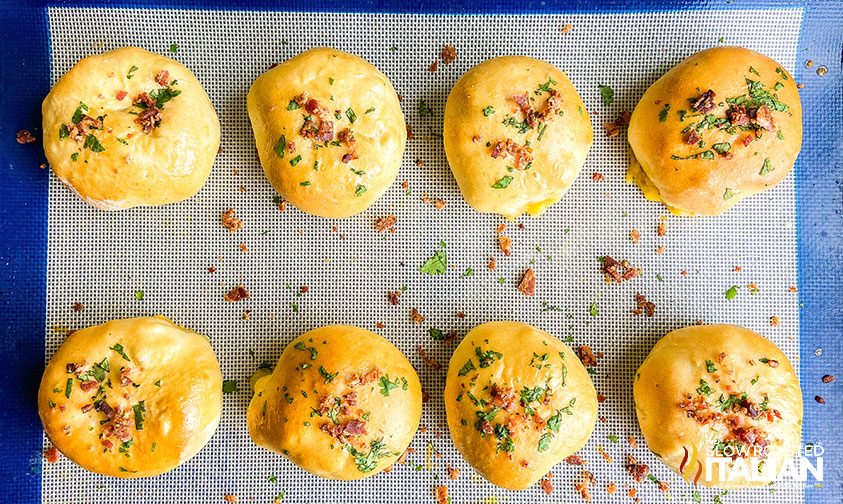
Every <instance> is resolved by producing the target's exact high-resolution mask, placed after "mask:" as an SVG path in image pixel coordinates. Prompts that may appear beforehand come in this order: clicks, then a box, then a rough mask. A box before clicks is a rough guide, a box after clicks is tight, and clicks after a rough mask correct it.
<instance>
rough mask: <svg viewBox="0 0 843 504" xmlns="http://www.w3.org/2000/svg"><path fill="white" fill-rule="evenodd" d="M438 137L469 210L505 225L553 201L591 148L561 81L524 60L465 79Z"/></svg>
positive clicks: (581, 116)
mask: <svg viewBox="0 0 843 504" xmlns="http://www.w3.org/2000/svg"><path fill="white" fill-rule="evenodd" d="M444 135H445V153H446V154H447V156H448V163H449V164H450V165H451V171H452V172H453V173H454V178H456V179H457V184H459V186H460V190H461V191H462V194H463V197H464V198H465V200H466V201H467V202H468V204H469V205H471V206H472V207H474V209H476V210H478V211H480V212H487V213H497V214H501V215H503V216H504V217H506V218H508V219H515V218H516V217H518V216H519V215H521V214H523V213H525V212H526V213H528V214H530V215H538V214H540V213H541V212H542V211H544V209H545V208H547V207H548V206H550V205H552V204H554V203H556V202H557V201H559V200H560V199H561V198H562V196H563V195H564V194H565V192H567V191H568V188H569V187H571V184H572V183H573V182H574V179H575V178H576V177H577V174H579V172H580V169H581V168H582V165H583V163H584V162H585V157H586V155H587V154H588V149H589V148H590V147H591V141H592V130H591V122H590V120H589V117H588V113H587V112H586V110H585V105H584V104H583V102H582V100H581V99H580V96H579V94H577V90H576V89H575V88H574V86H573V84H571V81H569V80H568V77H567V76H566V75H565V74H564V73H563V72H562V71H561V70H559V69H558V68H556V67H554V66H553V65H551V64H549V63H545V62H544V61H540V60H537V59H533V58H528V57H526V56H502V57H499V58H493V59H490V60H488V61H484V62H483V63H480V64H479V65H477V66H475V67H474V68H472V69H471V70H469V71H468V72H466V74H465V75H463V76H462V77H461V78H460V80H458V81H457V83H456V85H454V88H453V89H452V90H451V94H450V95H448V102H447V104H446V105H445V129H444Z"/></svg>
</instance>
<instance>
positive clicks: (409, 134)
mask: <svg viewBox="0 0 843 504" xmlns="http://www.w3.org/2000/svg"><path fill="white" fill-rule="evenodd" d="M406 124H407V140H412V139H413V125H412V124H410V123H406ZM404 189H406V187H405V188H404Z"/></svg>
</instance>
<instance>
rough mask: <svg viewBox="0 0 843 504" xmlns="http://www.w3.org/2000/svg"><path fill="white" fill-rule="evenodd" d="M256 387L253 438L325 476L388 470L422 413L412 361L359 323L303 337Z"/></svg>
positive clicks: (357, 475)
mask: <svg viewBox="0 0 843 504" xmlns="http://www.w3.org/2000/svg"><path fill="white" fill-rule="evenodd" d="M254 389H255V395H254V396H253V397H252V402H251V404H250V405H249V410H248V413H247V420H248V424H249V434H250V435H251V436H252V439H253V440H254V441H255V443H257V444H258V445H260V446H262V447H264V448H267V449H269V450H272V451H274V452H277V453H281V454H283V455H284V456H286V457H287V458H289V459H290V460H291V461H293V463H295V464H296V465H298V466H299V467H301V468H302V469H304V470H305V471H308V472H310V473H313V474H315V475H317V476H321V477H323V478H331V479H340V480H356V479H361V478H366V477H368V476H373V475H375V474H377V473H379V472H381V471H383V470H384V469H386V468H387V467H389V466H390V465H392V463H393V462H395V460H396V459H398V457H399V456H400V455H401V454H402V453H403V452H404V450H406V449H407V446H409V445H410V441H412V439H413V435H414V434H415V432H416V429H418V426H419V420H420V419H421V408H422V391H421V383H419V377H418V375H416V371H415V370H414V369H413V366H412V365H410V362H409V361H408V360H407V358H406V357H404V354H402V353H401V352H400V351H399V350H398V349H397V348H395V346H393V345H392V343H390V342H388V341H387V340H385V339H383V338H382V337H380V336H378V335H377V334H374V333H372V332H369V331H366V330H365V329H360V328H359V327H352V326H341V325H338V326H327V327H321V328H319V329H314V330H312V331H310V332H307V333H305V334H303V335H301V336H299V337H298V338H296V339H295V340H293V341H292V342H291V343H290V344H289V345H287V348H285V349H284V352H283V353H282V354H281V358H280V359H278V364H277V365H276V366H275V369H274V371H273V372H272V374H270V375H267V376H264V377H262V378H259V379H258V380H257V382H256V383H255V385H254Z"/></svg>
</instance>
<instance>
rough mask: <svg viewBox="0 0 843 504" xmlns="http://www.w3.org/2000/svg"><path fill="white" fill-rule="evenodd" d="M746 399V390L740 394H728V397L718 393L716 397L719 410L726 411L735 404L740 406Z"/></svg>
mask: <svg viewBox="0 0 843 504" xmlns="http://www.w3.org/2000/svg"><path fill="white" fill-rule="evenodd" d="M745 401H746V392H744V393H743V394H741V395H735V394H729V396H728V397H726V396H724V395H723V394H720V397H719V398H718V399H717V402H718V404H719V405H720V411H726V410H729V409H732V408H734V407H736V406H740V405H741V404H743V403H744V402H745Z"/></svg>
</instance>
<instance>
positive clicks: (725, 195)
mask: <svg viewBox="0 0 843 504" xmlns="http://www.w3.org/2000/svg"><path fill="white" fill-rule="evenodd" d="M734 196H735V193H733V192H732V190H731V189H729V188H728V187H727V188H726V191H725V192H724V193H723V201H729V200H730V199H732V198H733V197H734Z"/></svg>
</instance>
